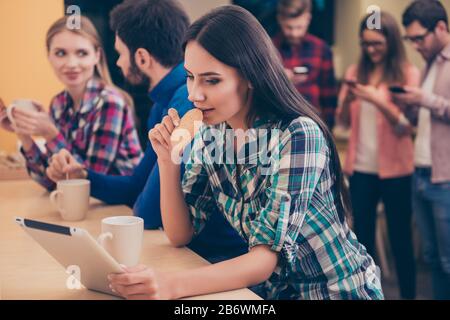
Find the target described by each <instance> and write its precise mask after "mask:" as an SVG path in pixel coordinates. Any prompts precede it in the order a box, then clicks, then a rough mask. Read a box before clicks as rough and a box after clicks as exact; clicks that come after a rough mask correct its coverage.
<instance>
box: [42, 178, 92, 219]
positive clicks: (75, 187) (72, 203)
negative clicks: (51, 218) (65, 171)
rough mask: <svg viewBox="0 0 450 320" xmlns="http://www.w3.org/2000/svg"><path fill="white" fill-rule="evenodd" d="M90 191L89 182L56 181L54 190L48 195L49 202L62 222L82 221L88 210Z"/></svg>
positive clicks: (75, 180)
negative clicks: (59, 215) (54, 207)
mask: <svg viewBox="0 0 450 320" xmlns="http://www.w3.org/2000/svg"><path fill="white" fill-rule="evenodd" d="M90 189H91V182H90V181H89V180H85V179H73V180H61V181H58V183H57V187H56V190H55V191H53V192H52V193H51V194H50V201H51V202H52V203H53V204H54V205H55V206H56V208H57V209H58V211H59V213H60V214H61V217H62V218H63V219H64V220H68V221H78V220H83V219H84V218H85V217H86V214H87V211H88V209H89V196H90Z"/></svg>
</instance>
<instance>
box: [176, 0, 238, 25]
mask: <svg viewBox="0 0 450 320" xmlns="http://www.w3.org/2000/svg"><path fill="white" fill-rule="evenodd" d="M180 2H181V3H182V4H183V6H184V7H185V9H186V11H187V13H188V14H189V17H190V18H191V21H192V22H194V21H195V20H196V19H198V18H200V17H201V16H202V15H204V14H205V13H207V12H208V11H210V10H211V9H213V8H215V7H219V6H223V5H227V4H230V3H231V1H230V0H181V1H180Z"/></svg>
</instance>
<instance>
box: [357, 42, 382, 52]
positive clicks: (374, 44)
mask: <svg viewBox="0 0 450 320" xmlns="http://www.w3.org/2000/svg"><path fill="white" fill-rule="evenodd" d="M359 44H360V45H361V47H362V48H363V49H369V48H370V47H373V48H374V49H376V50H379V49H382V48H383V47H384V45H385V44H386V42H383V41H361V42H360V43H359Z"/></svg>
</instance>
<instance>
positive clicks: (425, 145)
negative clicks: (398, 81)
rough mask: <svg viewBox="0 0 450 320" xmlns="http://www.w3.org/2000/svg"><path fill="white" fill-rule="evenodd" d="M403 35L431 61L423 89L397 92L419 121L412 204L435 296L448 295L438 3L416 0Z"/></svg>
mask: <svg viewBox="0 0 450 320" xmlns="http://www.w3.org/2000/svg"><path fill="white" fill-rule="evenodd" d="M403 26H404V27H405V30H406V36H405V39H406V40H408V41H409V42H411V44H412V46H413V47H414V49H416V50H417V51H418V52H419V53H420V54H421V55H422V57H423V58H424V59H425V60H426V62H427V67H426V69H425V72H424V76H423V82H422V87H421V88H410V87H405V88H404V89H405V90H406V93H399V94H396V95H395V99H396V100H397V102H400V104H402V105H403V107H404V108H405V114H406V115H407V116H408V118H409V120H411V121H412V122H413V123H414V124H417V136H416V139H415V154H414V158H415V159H414V161H415V167H416V171H415V174H414V179H413V208H414V215H415V219H416V223H417V225H418V228H419V230H420V233H421V236H422V240H423V253H424V259H425V261H426V262H427V263H429V264H430V266H431V271H432V281H433V295H434V298H435V299H450V33H449V27H448V18H447V13H446V11H445V9H444V7H443V6H442V4H441V3H440V2H439V1H430V0H418V1H414V2H413V3H412V4H411V5H410V6H409V7H408V8H407V9H406V11H405V12H404V14H403Z"/></svg>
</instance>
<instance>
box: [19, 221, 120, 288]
mask: <svg viewBox="0 0 450 320" xmlns="http://www.w3.org/2000/svg"><path fill="white" fill-rule="evenodd" d="M15 222H16V223H17V224H18V225H20V226H21V227H22V228H23V229H24V230H25V231H26V232H27V233H28V234H29V235H30V236H31V237H32V238H33V239H34V240H35V241H36V242H38V243H39V244H40V246H41V247H42V248H44V249H45V250H46V251H47V252H48V253H49V254H50V255H51V256H52V257H53V258H55V259H56V260H57V261H58V262H59V263H60V264H61V265H62V266H63V267H64V268H65V269H66V270H69V269H68V268H69V267H71V268H72V269H73V268H74V267H75V268H76V270H78V271H79V272H75V273H72V276H74V277H75V278H76V279H78V280H79V281H80V283H81V284H83V285H84V286H85V287H86V288H87V289H90V290H94V291H99V292H103V293H107V294H110V295H114V296H117V294H116V293H114V292H112V291H111V289H110V288H109V280H108V278H107V277H108V274H110V273H122V272H123V270H122V268H121V267H120V265H119V263H117V261H115V260H114V258H113V257H112V256H111V255H110V254H109V253H108V252H107V251H106V250H105V249H104V248H103V247H102V246H101V245H100V244H98V243H97V241H96V240H95V239H94V238H93V237H92V236H91V235H90V234H89V232H87V231H86V230H84V229H82V228H76V227H66V226H61V225H56V224H49V223H45V222H41V221H35V220H29V219H24V218H21V217H16V218H15ZM73 270H75V269H73Z"/></svg>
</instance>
